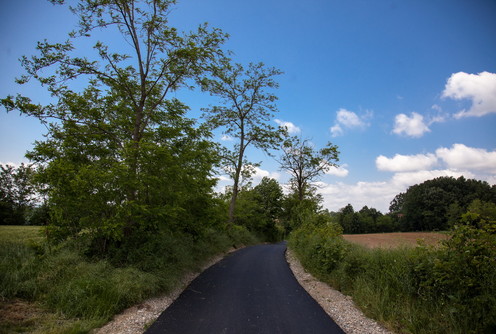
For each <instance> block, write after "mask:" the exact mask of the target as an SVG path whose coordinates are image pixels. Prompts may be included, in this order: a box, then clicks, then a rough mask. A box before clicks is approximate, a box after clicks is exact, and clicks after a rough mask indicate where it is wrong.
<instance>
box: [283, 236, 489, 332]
mask: <svg viewBox="0 0 496 334" xmlns="http://www.w3.org/2000/svg"><path fill="white" fill-rule="evenodd" d="M322 230H323V229H322V228H320V230H319V229H317V230H315V229H312V228H308V227H307V228H306V229H303V230H300V231H297V232H295V233H293V235H292V236H291V238H290V242H289V247H291V248H292V249H293V250H294V251H295V253H296V254H297V256H298V258H299V260H300V261H301V262H302V264H303V265H304V267H305V268H306V269H307V270H308V271H310V272H311V273H312V274H313V275H315V276H316V277H318V278H319V279H320V280H322V281H324V282H326V283H328V284H330V285H331V286H333V287H335V288H337V289H338V290H340V291H342V292H344V293H345V294H348V295H351V296H352V297H353V300H354V301H355V303H356V304H357V305H358V306H359V307H360V308H361V309H362V310H363V311H364V313H365V314H366V315H368V316H369V317H371V318H374V319H376V320H378V321H380V322H381V323H383V324H385V325H386V326H387V327H389V328H390V329H392V330H394V331H396V332H398V333H419V334H434V333H436V334H437V333H446V334H448V333H458V334H462V333H494V331H495V330H496V284H495V279H496V266H495V265H496V246H495V245H496V240H495V235H494V234H492V233H486V234H484V233H482V232H480V230H477V229H472V231H471V232H467V231H460V229H459V230H458V231H456V232H455V233H454V234H453V236H452V237H451V239H450V240H448V241H446V242H444V243H442V245H441V246H439V247H436V248H434V247H427V246H419V247H417V248H412V247H404V248H397V249H368V248H365V247H363V246H360V245H357V244H352V243H349V242H347V241H345V240H344V239H342V238H341V237H340V236H338V235H330V234H332V233H330V234H329V233H328V234H327V235H326V233H323V232H322ZM472 232H473V233H476V234H473V233H472ZM477 233H479V234H477Z"/></svg>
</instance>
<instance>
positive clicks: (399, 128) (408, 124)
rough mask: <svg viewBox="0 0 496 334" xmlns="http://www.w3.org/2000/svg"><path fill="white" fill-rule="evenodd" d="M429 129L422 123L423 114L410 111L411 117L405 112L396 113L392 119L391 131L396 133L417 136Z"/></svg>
mask: <svg viewBox="0 0 496 334" xmlns="http://www.w3.org/2000/svg"><path fill="white" fill-rule="evenodd" d="M430 131H431V130H430V129H429V127H428V126H427V125H426V124H425V123H424V116H422V115H420V114H417V113H416V112H412V114H411V117H408V116H407V115H405V114H399V115H396V118H395V120H394V129H393V133H395V134H397V135H405V136H408V137H414V138H418V137H422V136H423V135H424V133H426V132H430Z"/></svg>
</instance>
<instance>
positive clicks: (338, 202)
mask: <svg viewBox="0 0 496 334" xmlns="http://www.w3.org/2000/svg"><path fill="white" fill-rule="evenodd" d="M462 175H463V176H465V177H466V178H474V177H475V175H474V174H473V173H471V172H466V171H465V172H461V171H452V170H449V169H446V170H432V171H417V172H404V173H396V174H394V175H393V176H392V177H391V178H390V179H389V180H386V181H379V182H362V181H360V182H356V183H354V184H346V183H343V182H337V183H334V184H326V183H324V182H319V184H318V185H319V189H318V192H319V193H320V194H321V195H322V197H323V199H324V203H323V205H324V207H325V208H327V209H329V210H331V211H338V210H339V209H341V208H343V207H344V206H346V205H347V204H348V203H350V204H351V205H353V207H354V208H355V210H360V209H361V208H362V207H363V206H365V205H366V206H368V207H373V208H376V209H377V210H380V211H381V212H383V213H386V212H388V211H389V204H390V202H391V201H392V200H393V199H394V197H395V196H396V195H398V194H399V193H402V192H405V191H406V190H407V189H408V187H410V186H413V185H415V184H419V183H422V182H424V181H427V180H430V179H434V178H437V177H441V176H452V177H460V176H462Z"/></svg>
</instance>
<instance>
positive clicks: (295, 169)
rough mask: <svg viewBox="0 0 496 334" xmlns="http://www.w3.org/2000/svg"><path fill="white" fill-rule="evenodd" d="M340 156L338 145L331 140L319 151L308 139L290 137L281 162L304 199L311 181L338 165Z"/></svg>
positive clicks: (294, 187) (301, 198) (285, 145)
mask: <svg viewBox="0 0 496 334" xmlns="http://www.w3.org/2000/svg"><path fill="white" fill-rule="evenodd" d="M338 157H339V151H338V147H337V146H336V145H332V144H331V143H330V142H328V143H327V144H326V146H325V147H324V148H322V149H320V150H318V151H317V150H315V149H314V148H313V147H312V145H311V144H310V143H309V141H308V140H301V139H300V138H298V137H290V138H288V139H286V141H285V142H284V145H283V155H282V157H281V160H280V161H279V163H280V165H281V169H283V170H285V171H287V172H288V173H289V174H290V175H291V186H292V187H293V189H294V190H295V191H296V192H297V194H298V199H299V200H300V201H302V200H303V198H304V197H305V194H307V193H309V191H310V188H311V183H312V182H314V181H315V180H316V179H317V178H318V177H319V176H320V175H322V174H324V173H325V172H328V171H329V169H330V168H331V167H336V166H337V164H336V162H337V161H339V158H338Z"/></svg>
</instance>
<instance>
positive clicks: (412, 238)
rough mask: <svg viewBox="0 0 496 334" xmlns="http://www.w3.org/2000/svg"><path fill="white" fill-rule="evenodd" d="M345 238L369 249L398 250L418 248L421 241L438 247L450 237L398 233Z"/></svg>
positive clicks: (438, 234) (348, 236) (351, 235)
mask: <svg viewBox="0 0 496 334" xmlns="http://www.w3.org/2000/svg"><path fill="white" fill-rule="evenodd" d="M343 238H344V239H345V240H347V241H350V242H354V243H357V244H360V245H362V246H365V247H368V248H397V247H402V246H416V245H417V244H418V242H419V241H420V242H422V243H424V244H426V245H437V244H439V242H440V241H442V240H446V239H448V238H449V236H448V235H447V234H442V233H436V232H397V233H375V234H344V235H343Z"/></svg>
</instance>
